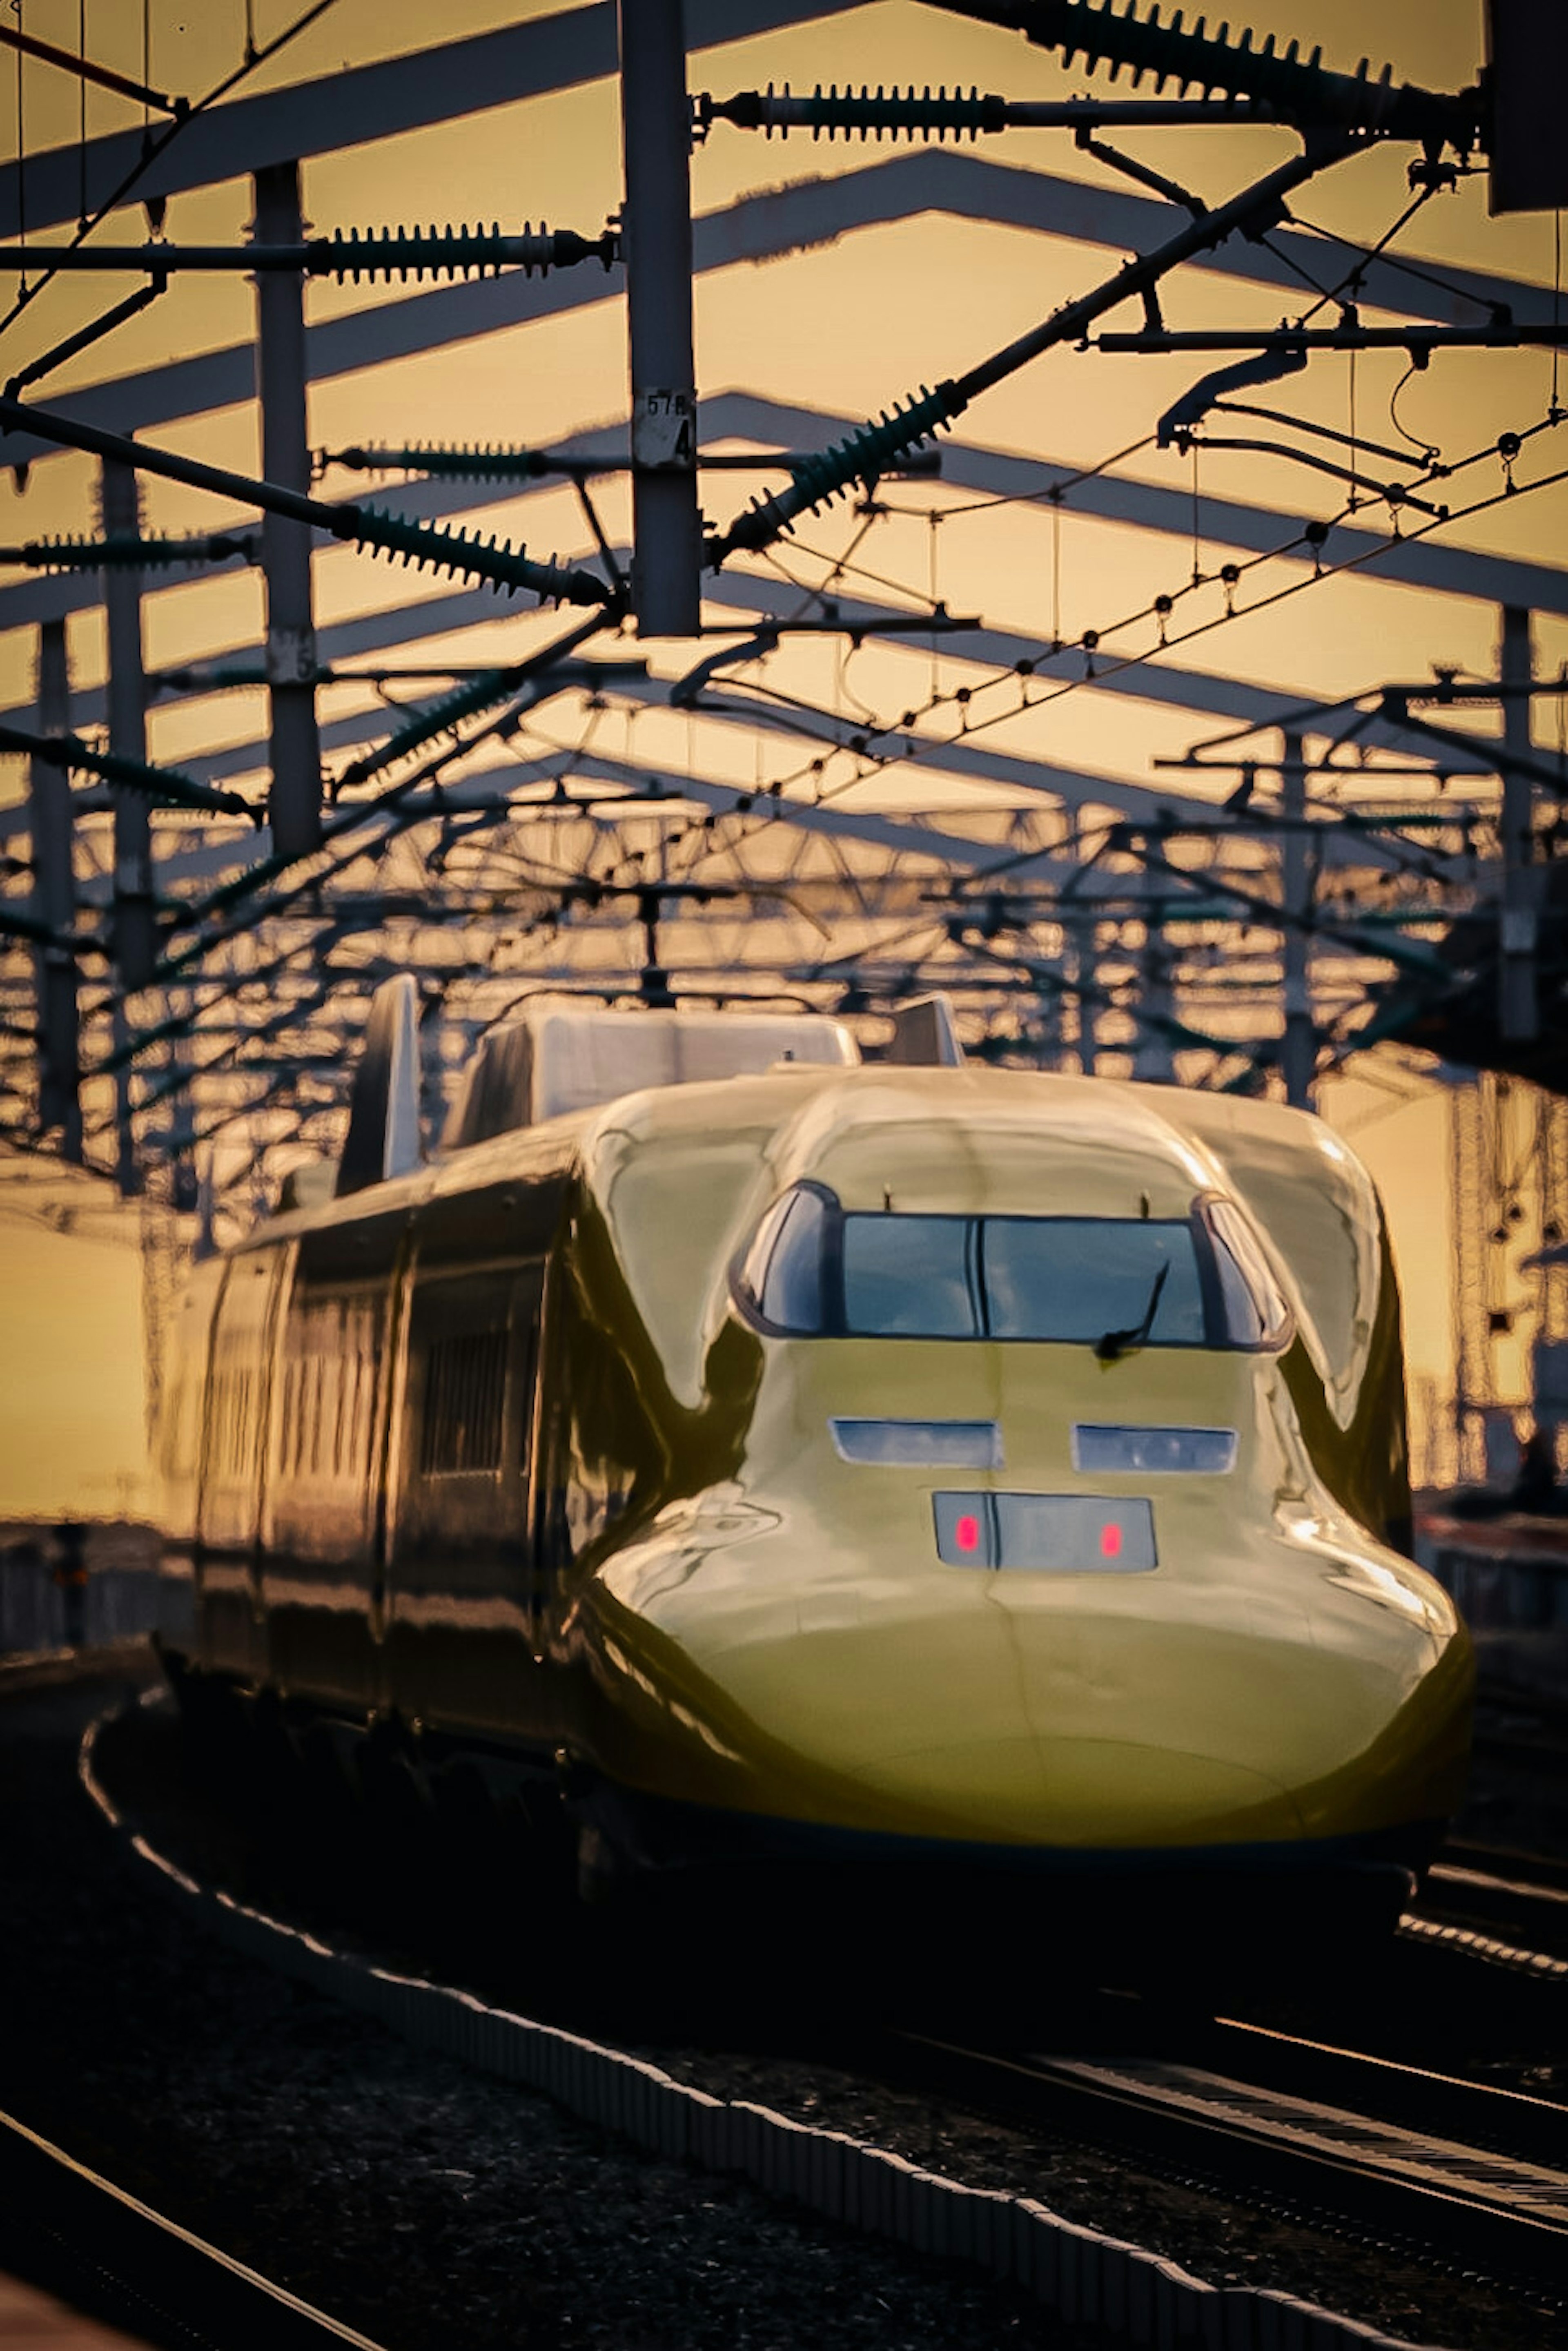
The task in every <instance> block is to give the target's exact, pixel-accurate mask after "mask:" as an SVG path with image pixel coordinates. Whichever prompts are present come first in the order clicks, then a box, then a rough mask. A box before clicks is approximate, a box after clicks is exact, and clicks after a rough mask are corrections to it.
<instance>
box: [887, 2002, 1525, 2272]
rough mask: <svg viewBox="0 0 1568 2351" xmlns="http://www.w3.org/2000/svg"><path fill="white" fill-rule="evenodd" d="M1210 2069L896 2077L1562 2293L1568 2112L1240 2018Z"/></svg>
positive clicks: (1221, 2023) (1177, 2065)
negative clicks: (1565, 2153) (1523, 2276)
mask: <svg viewBox="0 0 1568 2351" xmlns="http://www.w3.org/2000/svg"><path fill="white" fill-rule="evenodd" d="M1198 2039H1199V2044H1200V2048H1199V2053H1200V2058H1201V2062H1199V2063H1194V2062H1191V2061H1190V2060H1189V2059H1183V2060H1181V2061H1176V2060H1174V2059H1172V2058H1170V2057H1168V2056H1164V2055H1151V2054H1146V2053H1135V2054H1132V2055H1120V2054H1116V2055H1107V2056H1103V2057H1096V2056H1093V2055H1086V2054H1079V2053H1072V2054H1070V2055H1055V2054H1049V2053H1041V2054H1028V2055H1003V2054H1000V2053H996V2052H992V2051H983V2050H976V2049H971V2048H966V2047H962V2046H960V2045H958V2044H955V2043H950V2042H943V2041H940V2040H936V2039H933V2038H930V2037H928V2036H925V2035H909V2036H899V2039H898V2049H899V2054H898V2058H897V2059H896V2060H895V2064H896V2070H897V2071H898V2073H899V2074H901V2075H902V2076H903V2077H904V2078H905V2079H906V2081H908V2080H909V2078H910V2076H911V2074H912V2075H913V2076H914V2077H915V2078H916V2079H918V2082H919V2086H920V2087H922V2088H923V2089H925V2090H927V2091H928V2092H929V2091H932V2090H935V2091H938V2092H940V2094H941V2095H947V2096H951V2097H953V2098H955V2099H957V2100H959V2101H960V2102H961V2103H964V2104H967V2105H971V2106H972V2107H975V2108H978V2109H979V2110H980V2111H982V2112H986V2113H991V2114H996V2115H1000V2116H1002V2117H1004V2118H1005V2119H1006V2120H1007V2121H1008V2122H1010V2123H1011V2124H1012V2125H1014V2126H1016V2125H1019V2124H1023V2125H1025V2126H1033V2127H1038V2128H1044V2129H1048V2130H1051V2131H1054V2132H1062V2131H1066V2132H1068V2133H1070V2134H1071V2135H1073V2136H1075V2137H1084V2138H1085V2139H1087V2140H1089V2141H1090V2142H1092V2143H1094V2144H1096V2145H1099V2146H1102V2147H1105V2146H1109V2147H1115V2148H1116V2149H1118V2150H1120V2151H1121V2152H1123V2153H1125V2154H1127V2155H1129V2156H1132V2157H1134V2158H1137V2159H1138V2160H1139V2161H1141V2162H1143V2163H1145V2164H1152V2165H1153V2166H1154V2167H1155V2168H1156V2169H1157V2170H1158V2172H1159V2173H1160V2174H1161V2176H1167V2177H1168V2176H1169V2175H1170V2173H1171V2172H1172V2171H1173V2170H1174V2171H1175V2172H1176V2173H1178V2174H1179V2176H1181V2177H1183V2178H1186V2179H1191V2180H1192V2181H1193V2183H1194V2184H1195V2185H1197V2186H1199V2187H1200V2188H1212V2189H1216V2190H1218V2191H1219V2192H1220V2193H1222V2194H1225V2195H1229V2196H1236V2195H1238V2194H1239V2195H1240V2196H1241V2199H1242V2200H1243V2201H1247V2202H1252V2203H1256V2202H1258V2201H1260V2200H1262V2201H1267V2202H1269V2203H1270V2204H1271V2205H1272V2206H1275V2207H1278V2206H1281V2205H1282V2206H1285V2207H1287V2208H1289V2210H1291V2211H1292V2212H1293V2214H1294V2215H1295V2217H1297V2218H1298V2219H1302V2220H1310V2221H1312V2222H1313V2223H1314V2224H1318V2225H1321V2224H1322V2223H1323V2222H1324V2220H1327V2221H1329V2222H1330V2224H1331V2225H1334V2224H1337V2225H1338V2226H1339V2227H1340V2228H1342V2229H1343V2228H1344V2227H1346V2226H1348V2227H1349V2228H1351V2229H1353V2230H1355V2231H1367V2232H1370V2233H1371V2234H1372V2235H1373V2236H1375V2237H1376V2238H1378V2239H1380V2240H1382V2241H1391V2242H1393V2243H1394V2244H1397V2246H1398V2247H1399V2248H1400V2249H1401V2250H1402V2251H1409V2250H1411V2249H1416V2250H1417V2251H1418V2252H1421V2253H1422V2254H1423V2255H1424V2257H1425V2258H1426V2259H1428V2261H1429V2260H1430V2259H1432V2257H1433V2256H1434V2254H1436V2255H1438V2257H1439V2258H1440V2259H1441V2260H1442V2261H1443V2262H1453V2261H1455V2260H1456V2259H1457V2260H1459V2262H1461V2263H1462V2264H1463V2265H1465V2266H1467V2267H1471V2268H1475V2269H1480V2270H1484V2271H1486V2272H1488V2273H1490V2274H1492V2275H1493V2276H1495V2277H1499V2278H1513V2277H1519V2276H1521V2275H1527V2276H1529V2277H1531V2278H1532V2279H1534V2280H1537V2281H1539V2282H1540V2283H1541V2285H1542V2288H1543V2289H1545V2290H1546V2291H1547V2292H1548V2293H1551V2294H1557V2293H1560V2292H1561V2285H1562V2279H1563V2274H1564V2265H1565V2263H1568V2169H1564V2168H1563V2151H1564V2149H1565V2148H1568V2108H1564V2107H1563V2106H1560V2105H1553V2104H1552V2103H1551V2102H1549V2101H1547V2100H1544V2099H1537V2098H1530V2097H1525V2096H1522V2095H1519V2094H1518V2093H1515V2092H1511V2091H1503V2090H1496V2089H1491V2088H1488V2087H1485V2086H1482V2085H1479V2084H1476V2083H1472V2082H1466V2081H1458V2080H1454V2079H1452V2078H1450V2077H1448V2076H1445V2075H1442V2074H1432V2073H1427V2072H1423V2071H1421V2070H1420V2069H1418V2068H1416V2067H1413V2066H1407V2065H1400V2064H1394V2063H1392V2062H1391V2061H1389V2060H1387V2059H1383V2058H1376V2057H1369V2056H1365V2055H1362V2054H1360V2053H1357V2052H1355V2051H1353V2050H1346V2049H1338V2048H1333V2047H1330V2046H1328V2045H1327V2044H1325V2043H1317V2042H1312V2041H1308V2040H1304V2039H1302V2038H1300V2037H1298V2036H1293V2035H1290V2034H1286V2033H1281V2032H1270V2031H1266V2030H1264V2029H1263V2028H1262V2027H1260V2026H1255V2025H1248V2024H1243V2023H1241V2022H1237V2021H1235V2020H1232V2019H1229V2018H1220V2019H1217V2020H1215V2021H1214V2022H1213V2023H1212V2025H1211V2026H1210V2028H1209V2029H1208V2030H1206V2031H1202V2032H1199V2036H1198Z"/></svg>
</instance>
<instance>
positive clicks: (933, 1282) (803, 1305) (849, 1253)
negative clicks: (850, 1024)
mask: <svg viewBox="0 0 1568 2351" xmlns="http://www.w3.org/2000/svg"><path fill="white" fill-rule="evenodd" d="M734 1289H735V1293H736V1296H737V1299H738V1301H739V1302H740V1304H741V1306H742V1309H743V1310H744V1311H746V1312H747V1313H749V1314H751V1315H752V1316H753V1317H754V1319H756V1320H757V1321H759V1322H761V1323H762V1324H763V1327H764V1328H765V1329H769V1330H772V1331H774V1332H780V1333H782V1334H787V1335H789V1336H791V1337H800V1338H809V1337H813V1336H816V1337H820V1336H824V1335H826V1334H828V1333H834V1334H836V1335H839V1336H844V1337H853V1338H889V1339H890V1338H908V1339H1003V1340H1030V1341H1033V1342H1036V1343H1050V1344H1056V1345H1067V1346H1090V1347H1098V1346H1100V1345H1101V1344H1102V1343H1104V1342H1106V1341H1107V1340H1115V1341H1119V1342H1120V1343H1121V1345H1122V1346H1124V1347H1125V1346H1127V1345H1128V1344H1130V1343H1132V1342H1133V1339H1134V1336H1135V1334H1136V1338H1137V1343H1138V1344H1140V1345H1146V1346H1154V1347H1205V1346H1207V1347H1258V1346H1271V1345H1273V1344H1275V1343H1278V1342H1279V1340H1280V1339H1281V1337H1282V1334H1283V1333H1284V1332H1287V1331H1288V1329H1289V1327H1290V1310H1289V1308H1288V1306H1287V1304H1286V1301H1285V1300H1284V1298H1283V1297H1282V1294H1281V1291H1280V1289H1279V1285H1278V1283H1277V1282H1276V1281H1275V1280H1274V1278H1273V1276H1272V1273H1271V1271H1270V1270H1269V1266H1268V1263H1267V1260H1266V1259H1265V1258H1264V1256H1263V1253H1262V1248H1261V1246H1260V1244H1259V1242H1258V1239H1257V1237H1256V1235H1255V1234H1254V1233H1253V1232H1252V1230H1251V1226H1250V1225H1249V1224H1248V1222H1247V1220H1246V1218H1245V1217H1243V1216H1242V1215H1241V1211H1240V1210H1239V1209H1237V1208H1236V1207H1234V1205H1233V1204H1231V1203H1229V1202H1226V1201H1208V1200H1204V1201H1200V1202H1199V1203H1198V1204H1196V1206H1195V1208H1194V1212H1193V1214H1192V1215H1191V1216H1190V1217H1180V1218H1177V1217H1137V1218H1133V1217H963V1216H957V1217H949V1216H906V1215H902V1214H898V1213H895V1212H892V1211H884V1212H882V1213H879V1214H878V1213H876V1212H865V1211H860V1210H852V1211H850V1212H849V1213H847V1214H846V1213H845V1212H844V1211H843V1210H842V1209H841V1208H840V1207H839V1205H838V1203H837V1201H836V1199H835V1198H834V1197H833V1196H832V1194H831V1193H829V1192H827V1191H826V1190H825V1189H824V1188H823V1187H821V1186H818V1185H815V1184H798V1185H795V1186H793V1187H792V1189H791V1190H790V1191H788V1192H786V1193H785V1194H784V1196H783V1197H782V1199H779V1200H776V1201H775V1202H774V1205H773V1207H771V1208H769V1210H768V1211H767V1213H766V1215H765V1216H764V1217H763V1220H762V1222H761V1224H760V1225H759V1226H758V1228H757V1230H756V1234H755V1237H754V1238H753V1241H752V1243H751V1246H750V1248H749V1249H747V1250H746V1251H745V1254H744V1256H743V1257H742V1259H740V1261H739V1263H738V1264H737V1267H736V1270H735V1274H734Z"/></svg>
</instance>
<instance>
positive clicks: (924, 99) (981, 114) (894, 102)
mask: <svg viewBox="0 0 1568 2351" xmlns="http://www.w3.org/2000/svg"><path fill="white" fill-rule="evenodd" d="M1008 115H1009V109H1008V104H1007V100H1006V99H1002V98H998V97H996V96H995V95H994V94H992V95H983V96H982V94H981V91H980V90H978V89H970V90H962V89H954V90H951V91H950V90H949V89H947V88H946V87H945V85H944V87H942V88H941V89H936V90H933V89H931V88H930V87H929V84H928V86H927V87H926V89H924V90H918V89H913V88H910V89H890V90H884V89H880V88H878V89H875V90H873V89H869V88H867V87H866V86H864V85H863V86H862V87H861V88H860V89H853V88H851V87H850V86H849V85H848V84H846V86H845V88H844V89H843V90H842V91H841V90H840V89H839V88H838V85H837V83H836V82H835V83H833V84H832V85H831V87H830V88H829V89H826V90H825V89H823V87H822V84H821V83H820V82H818V83H817V85H816V88H815V90H813V92H812V93H811V96H810V97H809V98H807V97H805V96H804V95H803V96H800V97H797V96H796V95H795V94H794V91H793V90H792V89H790V86H789V84H788V83H787V82H786V83H785V84H784V88H783V89H781V90H775V89H774V86H773V84H772V82H769V84H768V86H767V89H765V90H757V89H748V90H742V91H741V92H740V93H739V94H738V96H736V97H734V98H726V99H712V98H703V99H700V100H699V101H698V118H697V119H698V123H699V126H700V127H701V129H703V130H706V128H707V127H708V125H709V123H711V122H732V123H734V124H735V125H736V127H737V128H738V129H739V130H742V131H764V132H765V133H766V135H767V136H768V137H769V138H770V139H771V138H772V137H773V135H774V132H775V131H777V132H778V134H779V136H780V137H781V138H784V139H787V138H788V136H789V134H790V132H791V131H810V133H811V135H812V137H813V138H814V139H822V138H825V137H826V138H828V139H836V138H839V137H840V136H842V137H844V138H846V139H853V138H855V137H856V136H857V135H858V137H859V138H860V139H862V140H866V139H869V138H871V137H872V136H873V135H874V136H875V137H876V138H877V141H881V140H883V139H884V138H888V137H890V138H893V139H898V137H899V136H900V134H902V135H903V136H904V137H905V138H908V139H911V140H913V139H948V138H954V139H966V138H967V139H971V140H972V139H978V138H979V136H980V134H981V131H987V132H992V131H1005V130H1006V129H1007V127H1008Z"/></svg>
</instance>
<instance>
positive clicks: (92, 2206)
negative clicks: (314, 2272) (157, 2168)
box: [0, 2114, 377, 2351]
mask: <svg viewBox="0 0 1568 2351" xmlns="http://www.w3.org/2000/svg"><path fill="white" fill-rule="evenodd" d="M0 2259H3V2260H4V2261H5V2263H6V2264H7V2265H8V2266H9V2267H10V2268H12V2269H13V2270H15V2271H16V2273H17V2274H19V2275H25V2276H26V2277H27V2278H28V2279H29V2280H30V2282H31V2283H35V2284H37V2285H40V2286H43V2287H45V2288H47V2290H49V2291H50V2292H53V2293H56V2294H62V2295H63V2296H64V2297H65V2298H66V2299H67V2300H68V2301H69V2302H70V2303H71V2304H72V2305H73V2306H75V2307H77V2308H78V2309H79V2308H82V2307H84V2306H85V2307H88V2308H90V2309H91V2311H92V2313H93V2314H95V2315H96V2316H99V2317H102V2318H105V2319H108V2320H109V2321H110V2322H112V2323H113V2324H115V2325H120V2326H124V2327H128V2328H130V2329H131V2330H132V2331H133V2332H134V2334H135V2335H136V2336H137V2338H138V2339H139V2340H140V2341H142V2342H148V2343H154V2344H157V2345H159V2346H166V2351H191V2345H192V2339H195V2340H198V2341H201V2340H205V2341H207V2342H209V2343H213V2344H225V2345H242V2344H253V2343H254V2344H263V2343H265V2345H266V2346H267V2351H324V2346H327V2345H332V2344H336V2345H343V2344H348V2345H352V2346H357V2351H377V2346H376V2345H375V2344H374V2343H373V2342H372V2341H371V2340H370V2338H369V2335H361V2334H359V2333H358V2332H357V2330H356V2329H355V2328H353V2327H351V2326H345V2325H343V2324H342V2323H341V2322H340V2321H339V2320H337V2319H336V2318H330V2317H328V2316H327V2313H326V2312H325V2311H320V2310H317V2309H315V2308H314V2307H313V2306H312V2305H311V2304H309V2303H307V2302H302V2301H301V2300H300V2298H299V2296H298V2295H297V2294H290V2293H289V2292H288V2290H287V2288H286V2287H285V2286H281V2285H275V2284H274V2283H272V2281H271V2280H270V2279H268V2278H265V2277H263V2276H262V2275H261V2273H259V2271H256V2270H253V2269H250V2268H248V2267H247V2266H246V2264H245V2263H244V2262H239V2261H235V2260H234V2258H233V2256H232V2255H231V2254H228V2253H225V2252H221V2251H220V2250H219V2248H218V2247H217V2246H216V2245H210V2244H208V2243H207V2241H205V2239H204V2238H202V2237H197V2236H194V2235H192V2232H191V2231H190V2230H188V2229H182V2228H181V2226H180V2225H179V2223H178V2222H177V2221H174V2220H169V2219H168V2218H167V2217H166V2216H165V2215H164V2214H163V2213H161V2212H155V2211H154V2210H152V2208H151V2205H149V2204H143V2203H142V2202H141V2201H140V2199H139V2198H137V2197H134V2196H131V2195H129V2194H127V2192H126V2190H125V2189H122V2188H117V2187H116V2186H115V2185H114V2183H113V2182H112V2181H111V2180H108V2179H103V2178H102V2177H101V2175H100V2174H99V2173H98V2172H96V2171H89V2170H88V2168H87V2167H86V2165H85V2164H80V2163H78V2162H77V2161H76V2160H75V2159H74V2158H72V2157H71V2156H69V2155H67V2153H66V2152H65V2150H64V2149H63V2148H61V2147H55V2146H53V2145H52V2144H51V2143H50V2142H49V2140H47V2139H46V2138H41V2137H39V2136H38V2134H37V2132H36V2131H33V2130H29V2129H28V2128H27V2126H26V2124H25V2123H21V2122H18V2121H17V2120H16V2117H15V2116H12V2115H7V2114H0Z"/></svg>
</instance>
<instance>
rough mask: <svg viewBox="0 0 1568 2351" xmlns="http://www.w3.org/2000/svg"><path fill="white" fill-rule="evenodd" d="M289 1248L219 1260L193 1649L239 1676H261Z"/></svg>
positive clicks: (205, 1662) (265, 1662)
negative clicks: (273, 1424) (269, 1487)
mask: <svg viewBox="0 0 1568 2351" xmlns="http://www.w3.org/2000/svg"><path fill="white" fill-rule="evenodd" d="M292 1254H293V1252H292V1249H290V1248H289V1246H288V1245H286V1244H285V1245H283V1246H279V1247H273V1248H267V1249H247V1250H243V1251H241V1252H240V1253H239V1254H238V1255H236V1256H234V1257H231V1258H230V1259H228V1260H227V1262H226V1265H225V1267H224V1271H223V1287H222V1289H221V1290H220V1291H219V1294H218V1300H217V1309H216V1312H215V1314H214V1316H213V1327H212V1340H211V1344H210V1348H209V1352H208V1361H207V1382H206V1410H205V1414H204V1425H203V1428H202V1480H201V1506H200V1516H199V1520H198V1543H197V1553H196V1558H197V1593H198V1603H197V1605H198V1622H199V1625H200V1637H199V1654H200V1656H201V1660H202V1664H203V1665H206V1666H209V1667H215V1668H216V1669H217V1670H218V1671H220V1672H222V1673H225V1674H232V1675H235V1676H238V1677H241V1678H242V1679H244V1680H246V1681H263V1680H265V1678H266V1675H267V1667H268V1660H267V1654H266V1624H265V1613H264V1605H263V1599H262V1584H261V1552H260V1544H261V1517H262V1498H263V1491H264V1488H265V1478H266V1470H267V1466H268V1463H267V1454H268V1446H267V1441H266V1440H267V1426H268V1421H269V1418H270V1410H271V1394H272V1374H273V1356H274V1352H275V1346H276V1343H277V1322H278V1315H279V1311H280V1308H281V1305H282V1302H283V1300H284V1297H285V1295H286V1285H287V1280H288V1275H289V1270H290V1266H291V1262H292Z"/></svg>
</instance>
